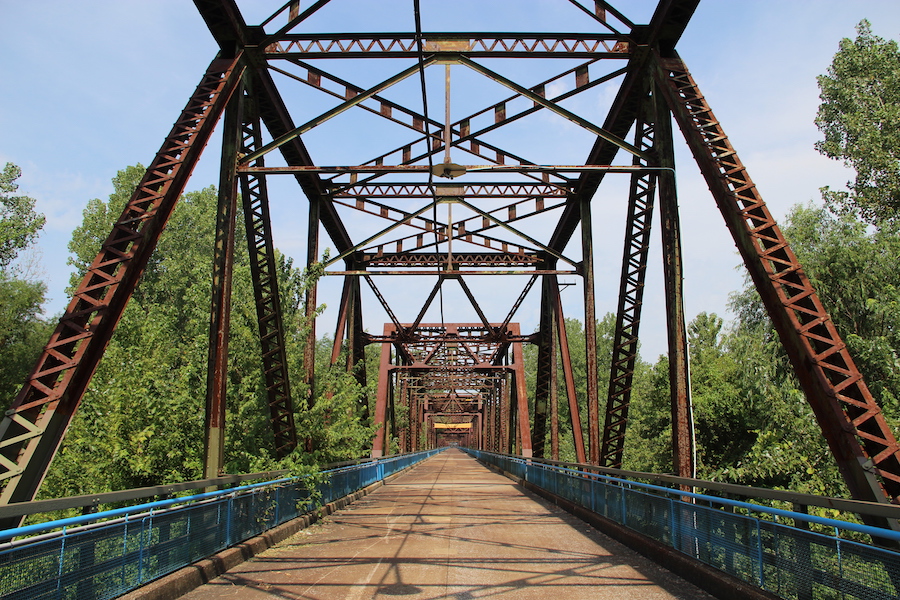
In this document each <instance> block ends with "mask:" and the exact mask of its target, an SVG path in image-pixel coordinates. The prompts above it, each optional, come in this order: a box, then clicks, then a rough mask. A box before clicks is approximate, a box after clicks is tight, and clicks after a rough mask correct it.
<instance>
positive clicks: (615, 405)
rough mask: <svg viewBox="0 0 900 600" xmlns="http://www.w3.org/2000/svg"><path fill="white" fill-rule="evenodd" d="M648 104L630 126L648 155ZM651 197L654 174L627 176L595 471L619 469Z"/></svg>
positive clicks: (638, 160) (651, 123) (648, 101)
mask: <svg viewBox="0 0 900 600" xmlns="http://www.w3.org/2000/svg"><path fill="white" fill-rule="evenodd" d="M650 104H651V99H650V98H649V97H647V98H645V100H644V108H643V113H642V114H639V117H638V118H637V120H636V122H635V146H637V147H638V148H641V149H643V150H645V151H651V150H653V146H654V138H655V133H656V128H655V127H654V121H655V114H652V110H651V106H650ZM634 163H635V164H636V165H641V164H646V161H645V160H644V159H642V158H640V157H637V156H636V157H634ZM655 194H656V173H655V172H644V173H635V174H634V175H632V176H631V183H630V187H629V192H628V214H627V216H626V223H625V249H624V251H623V253H622V271H621V275H620V277H619V301H618V307H617V309H616V328H615V333H614V334H613V349H612V358H611V360H610V373H609V391H608V393H607V399H606V417H605V420H604V425H603V440H602V442H601V444H602V445H601V448H600V466H603V467H615V468H618V467H621V466H622V455H623V453H624V449H625V431H626V428H627V424H628V408H629V406H630V404H631V386H632V382H633V381H634V368H635V364H636V362H637V358H638V334H639V332H640V325H641V312H642V309H643V298H644V280H645V279H646V274H647V257H648V255H649V253H650V230H651V225H652V222H653V204H654V196H655Z"/></svg>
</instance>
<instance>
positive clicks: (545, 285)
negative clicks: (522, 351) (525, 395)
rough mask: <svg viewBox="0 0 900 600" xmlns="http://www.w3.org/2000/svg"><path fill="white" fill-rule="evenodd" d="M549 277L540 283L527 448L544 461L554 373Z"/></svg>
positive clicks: (545, 277)
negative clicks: (533, 380)
mask: <svg viewBox="0 0 900 600" xmlns="http://www.w3.org/2000/svg"><path fill="white" fill-rule="evenodd" d="M550 277H551V276H550V275H544V276H543V280H542V282H541V312H540V325H539V328H538V344H537V345H538V355H537V372H536V374H535V384H534V425H533V426H532V428H533V434H532V438H531V446H532V449H533V451H534V455H535V456H536V457H538V458H543V457H544V442H545V438H546V437H547V406H548V404H549V400H550V394H551V386H552V383H551V380H554V379H555V377H553V375H554V374H555V372H556V363H555V361H554V360H553V359H555V353H554V352H553V347H554V343H555V342H554V339H553V301H552V299H551V298H550V280H549V278H550Z"/></svg>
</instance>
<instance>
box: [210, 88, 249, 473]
mask: <svg viewBox="0 0 900 600" xmlns="http://www.w3.org/2000/svg"><path fill="white" fill-rule="evenodd" d="M243 96H244V94H243V92H242V91H241V90H240V89H238V91H237V93H235V94H234V96H233V97H232V98H231V102H229V104H228V107H227V108H226V110H225V122H224V124H223V134H222V165H221V172H220V179H219V200H218V206H217V209H216V239H215V247H214V250H213V276H212V302H211V307H210V324H209V362H208V363H207V377H206V421H205V428H204V429H205V431H204V433H205V435H204V446H203V454H204V457H203V476H204V477H205V478H212V477H218V476H219V475H220V474H221V473H222V470H223V468H224V464H225V405H226V399H227V394H228V336H229V333H230V330H231V281H232V275H233V273H234V238H235V232H236V227H237V225H236V224H237V219H236V216H237V196H238V190H237V186H238V180H237V154H238V149H239V148H240V144H241V123H242V119H243V116H244V114H243V113H244V102H243Z"/></svg>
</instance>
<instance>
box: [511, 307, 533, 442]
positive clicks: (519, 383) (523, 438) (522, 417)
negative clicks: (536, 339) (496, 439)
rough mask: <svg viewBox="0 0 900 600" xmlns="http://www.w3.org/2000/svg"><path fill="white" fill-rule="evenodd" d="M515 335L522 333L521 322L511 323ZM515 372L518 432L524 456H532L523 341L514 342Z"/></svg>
mask: <svg viewBox="0 0 900 600" xmlns="http://www.w3.org/2000/svg"><path fill="white" fill-rule="evenodd" d="M510 328H511V329H512V333H513V335H516V336H518V335H520V333H521V332H520V331H519V324H518V323H510ZM512 347H513V373H514V378H515V384H516V400H517V403H516V404H517V410H516V413H517V417H516V418H517V421H518V425H519V429H518V434H519V438H520V444H521V452H520V454H522V456H532V447H531V422H530V419H529V417H528V385H527V384H526V382H525V353H524V352H523V351H522V342H514V343H513V345H512Z"/></svg>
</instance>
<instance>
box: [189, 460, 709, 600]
mask: <svg viewBox="0 0 900 600" xmlns="http://www.w3.org/2000/svg"><path fill="white" fill-rule="evenodd" d="M397 597H403V598H411V599H412V598H415V599H425V598H428V599H448V600H469V599H475V598H492V599H493V598H516V599H546V598H553V599H559V600H575V599H580V598H592V599H593V598H596V599H603V598H616V599H627V598H641V599H657V598H690V599H706V598H711V596H709V595H708V594H706V593H705V592H703V591H701V590H699V589H698V588H696V587H694V586H692V585H691V584H689V583H687V582H685V581H684V580H682V579H680V578H678V577H677V576H675V575H673V574H672V573H670V572H668V571H666V570H664V569H662V568H661V567H658V566H656V565H655V564H653V563H652V562H650V561H648V560H646V559H645V558H643V557H641V556H640V555H638V554H636V553H635V552H633V551H631V550H629V549H627V548H625V547H624V546H622V545H621V544H619V543H617V542H615V541H613V540H611V539H609V538H608V537H606V536H604V535H603V534H601V533H600V532H598V531H596V530H595V529H593V528H592V527H590V526H589V525H587V524H585V523H584V522H582V521H580V520H578V519H576V518H575V517H572V516H571V515H569V514H568V513H566V512H564V511H562V510H561V509H559V508H557V507H555V506H552V505H550V504H547V503H546V502H544V501H543V500H540V499H538V498H536V497H534V496H532V495H530V494H528V493H527V492H525V491H523V490H522V489H521V488H520V487H519V486H517V485H516V484H515V483H514V482H512V481H510V480H509V479H507V478H506V477H503V476H502V475H499V474H497V473H494V472H492V471H490V470H489V469H487V468H485V467H484V466H483V465H481V464H479V463H478V462H477V461H476V460H475V459H473V458H471V457H470V456H468V455H466V454H464V453H463V452H461V451H459V450H455V449H451V450H448V451H446V452H443V453H441V454H438V455H437V456H435V457H432V458H430V459H428V460H426V461H424V462H423V463H421V464H419V465H417V466H415V467H413V468H412V469H411V470H410V471H408V472H406V473H404V474H403V475H401V476H399V477H397V478H395V479H393V480H391V481H389V482H388V483H387V484H386V485H385V486H383V487H381V488H379V489H377V490H375V491H374V492H373V493H372V494H370V495H368V496H366V497H365V498H363V499H361V500H359V501H357V502H355V503H353V504H352V505H350V506H348V507H347V508H345V509H344V510H341V511H339V512H336V513H334V514H333V515H331V516H330V517H329V518H328V519H326V520H325V521H323V522H321V523H320V524H316V525H313V526H312V527H311V528H309V529H306V530H303V531H301V532H299V533H298V534H296V535H295V536H293V537H291V538H289V539H288V540H286V541H285V542H282V543H281V544H280V545H278V546H276V547H274V548H271V549H270V550H268V551H266V552H264V553H262V554H260V555H259V556H257V557H256V558H254V559H252V560H250V561H248V562H246V563H243V564H241V565H239V566H237V567H235V568H234V569H232V570H231V571H229V572H228V573H226V574H225V575H223V576H222V577H219V578H218V579H215V580H213V581H211V582H210V583H208V584H207V585H204V586H202V587H201V588H198V589H196V590H194V591H193V592H190V593H189V594H187V595H185V596H183V598H185V599H187V600H211V599H218V598H240V599H247V600H257V599H263V598H281V599H301V598H302V599H315V600H329V599H340V600H350V599H363V598H397Z"/></svg>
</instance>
